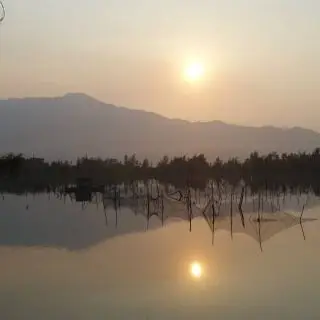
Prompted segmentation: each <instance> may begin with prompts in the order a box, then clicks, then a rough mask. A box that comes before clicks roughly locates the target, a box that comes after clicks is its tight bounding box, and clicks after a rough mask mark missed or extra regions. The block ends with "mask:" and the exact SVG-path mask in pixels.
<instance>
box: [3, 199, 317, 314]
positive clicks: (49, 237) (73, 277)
mask: <svg viewBox="0 0 320 320" xmlns="http://www.w3.org/2000/svg"><path fill="white" fill-rule="evenodd" d="M290 210H291V209H290ZM299 210H300V209H299ZM299 210H298V209H297V212H298V211H299ZM292 211H294V210H292ZM173 216H174V214H173ZM281 217H282V216H281ZM304 217H305V218H318V217H320V207H318V206H317V204H316V203H314V204H313V205H311V206H310V207H309V208H308V209H307V210H306V212H305V215H304ZM238 218H239V217H238V216H236V217H234V220H233V226H232V228H233V232H232V235H231V232H230V229H229V226H230V220H229V218H227V217H225V218H223V219H221V220H219V221H217V222H216V232H215V235H214V239H213V236H212V231H211V230H212V229H211V227H212V226H210V224H209V223H208V221H206V220H205V219H204V218H201V217H198V218H196V219H194V220H193V222H192V232H189V221H187V220H183V219H178V218H177V217H175V218H174V217H171V218H170V217H169V218H167V219H165V221H164V226H163V227H162V221H161V219H159V218H158V217H152V218H151V220H150V222H149V227H148V231H146V228H147V221H146V218H145V216H143V215H142V214H139V212H138V213H134V212H133V211H132V210H131V209H129V208H124V207H122V208H121V210H120V211H119V213H118V216H116V214H115V212H114V210H112V208H110V207H109V208H108V209H107V212H106V215H105V214H104V211H103V207H102V206H101V204H98V205H96V204H89V205H88V206H86V207H85V208H83V207H82V205H81V204H79V203H71V201H70V200H69V199H67V200H66V202H64V201H63V200H58V199H55V198H54V197H51V199H50V200H49V199H48V196H47V195H40V196H36V197H35V198H33V197H32V196H28V198H26V197H24V196H20V197H19V196H11V195H6V196H5V198H4V200H0V319H4V320H6V319H10V320H11V319H12V320H15V319H19V320H20V319H32V320H33V319H46V320H51V319H52V320H56V319H68V320H69V319H77V320H78V319H93V320H94V319H98V320H100V319H101V320H102V319H104V320H105V319H130V320H134V319H139V320H140V319H226V320H229V319H237V320H248V319H280V320H283V319H299V320H300V319H319V318H320V303H319V294H320V272H319V270H320V254H319V249H320V222H319V221H311V220H310V221H306V222H305V223H304V224H303V227H304V230H303V231H304V234H303V232H302V229H301V226H300V224H299V223H297V220H294V219H293V220H291V222H290V219H288V218H287V216H283V217H282V218H281V219H278V220H277V218H274V216H271V218H269V216H266V218H265V220H264V221H263V222H262V223H261V226H260V229H258V228H257V223H256V222H255V214H251V215H250V213H247V214H246V228H245V229H243V228H242V226H241V223H239V221H240V220H239V219H238ZM237 219H238V220H237ZM304 237H305V240H304ZM195 261H197V263H198V266H200V268H201V270H200V273H201V274H199V273H198V274H197V275H198V276H199V277H198V278H197V277H195V276H194V275H192V273H191V272H190V268H191V265H192V263H194V262H195ZM198 271H199V270H198ZM198 271H197V269H196V272H195V273H197V272H198Z"/></svg>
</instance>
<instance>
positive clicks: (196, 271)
mask: <svg viewBox="0 0 320 320" xmlns="http://www.w3.org/2000/svg"><path fill="white" fill-rule="evenodd" d="M190 274H191V276H192V277H193V278H196V279H199V278H201V276H202V266H201V264H200V263H199V262H196V261H195V262H192V263H191V265H190Z"/></svg>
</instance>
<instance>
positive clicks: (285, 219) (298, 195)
mask: <svg viewBox="0 0 320 320" xmlns="http://www.w3.org/2000/svg"><path fill="white" fill-rule="evenodd" d="M319 178H320V149H317V150H315V151H314V152H313V153H310V154H307V153H292V154H281V155H279V154H277V153H270V154H268V155H264V156H262V155H259V154H258V153H256V152H255V153H252V154H251V155H250V157H249V158H247V159H245V160H244V161H239V160H238V159H236V158H232V159H229V160H228V161H222V160H220V159H219V158H217V159H216V160H215V161H214V162H213V163H209V162H208V161H207V160H206V158H205V156H204V155H203V154H200V155H195V156H193V157H189V158H188V157H185V156H184V157H175V158H172V159H169V158H168V157H166V156H165V157H163V159H161V160H160V161H159V163H157V164H156V165H152V164H151V163H150V162H149V161H148V160H147V159H145V160H143V161H142V162H141V161H138V160H137V158H136V156H135V155H133V156H125V157H124V159H123V161H119V160H116V159H105V160H103V159H100V158H88V157H83V158H79V159H78V160H77V161H76V163H72V162H67V161H54V162H51V163H49V162H45V161H44V160H43V159H39V158H35V157H32V158H26V157H23V156H22V155H21V154H18V155H16V154H8V155H5V156H3V157H1V158H0V192H2V194H4V193H16V194H27V193H38V192H39V193H40V192H47V193H48V195H49V196H50V194H55V195H56V196H57V197H60V198H61V199H62V198H63V199H66V197H67V196H69V197H70V199H71V200H72V201H77V202H79V201H80V202H83V208H85V205H86V203H87V202H92V201H96V202H97V203H98V202H101V203H102V204H103V208H104V212H105V221H106V223H107V222H108V217H107V214H106V211H107V208H108V206H112V208H113V209H114V210H115V211H116V214H117V212H118V209H119V208H120V207H121V206H126V205H127V206H129V207H131V208H133V211H134V212H136V213H140V214H144V215H145V216H146V218H147V223H149V220H150V218H151V217H153V216H158V217H159V218H160V219H161V221H162V223H164V221H165V220H166V219H167V218H168V217H170V218H172V217H175V216H180V217H181V218H183V219H188V221H189V226H190V230H191V229H192V220H193V219H194V218H195V217H197V216H202V217H204V218H205V219H206V221H207V222H208V225H209V226H210V228H211V230H212V232H213V234H214V232H215V230H217V229H219V228H220V227H219V226H221V225H222V224H223V223H225V222H226V221H228V223H229V229H230V233H231V236H233V233H234V232H237V228H242V229H243V230H246V231H245V232H247V233H248V232H249V231H248V230H251V229H252V226H253V225H254V226H255V229H256V231H255V233H254V234H255V235H256V237H255V239H256V240H258V241H259V242H260V244H262V242H263V241H265V240H266V239H267V238H268V237H269V234H268V236H265V235H264V232H262V224H263V225H271V224H272V225H273V226H276V225H281V226H282V227H281V228H287V227H288V226H291V225H292V223H293V222H295V224H297V223H300V225H301V228H302V231H303V225H302V224H303V222H305V221H306V219H304V217H303V214H304V209H305V208H306V207H307V206H308V205H309V204H308V199H309V198H310V196H316V197H317V196H319V193H320V184H319V181H320V179H319ZM92 195H94V197H93V196H92ZM292 198H293V199H295V200H294V201H296V207H299V210H296V211H297V212H296V214H295V215H291V216H290V217H289V216H288V213H285V212H284V210H285V203H287V199H290V200H291V199H292ZM168 212H169V214H168ZM248 212H251V213H252V212H254V214H255V217H254V218H250V219H248V216H247V215H246V213H248ZM266 213H268V214H269V217H266V216H265V214H266ZM116 221H117V220H116ZM239 221H240V225H238V222H239ZM289 221H290V223H289ZM222 222H223V223H222ZM250 224H251V229H250ZM281 228H280V229H279V230H282V229H281ZM242 229H241V230H242ZM257 230H258V231H257ZM273 230H278V229H277V228H273ZM271 234H272V232H271Z"/></svg>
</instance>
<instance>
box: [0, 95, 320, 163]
mask: <svg viewBox="0 0 320 320" xmlns="http://www.w3.org/2000/svg"><path fill="white" fill-rule="evenodd" d="M319 146H320V134H319V133H318V132H315V131H312V130H308V129H303V128H299V127H294V128H288V129H283V128H276V127H272V126H265V127H247V126H239V125H232V124H226V123H223V122H221V121H210V122H188V121H185V120H178V119H169V118H166V117H163V116H160V115H158V114H155V113H151V112H146V111H141V110H132V109H128V108H124V107H117V106H114V105H111V104H106V103H103V102H101V101H98V100H96V99H94V98H92V97H89V96H87V95H85V94H81V93H70V94H66V95H65V96H63V97H56V98H24V99H7V100H0V154H4V153H8V152H14V153H23V154H24V155H26V156H31V155H32V154H34V155H36V156H39V157H43V158H45V159H47V160H56V159H62V160H74V159H76V158H77V157H78V156H83V155H86V154H87V155H88V156H100V157H103V158H104V157H115V158H123V156H124V155H125V154H134V153H135V154H136V155H137V157H138V158H140V159H142V158H143V157H148V158H149V159H151V160H153V161H157V160H158V159H159V158H160V157H162V156H163V155H168V156H176V155H177V156H178V155H189V156H192V155H194V154H196V153H204V154H205V155H206V157H207V158H208V159H209V160H213V159H214V158H215V157H217V156H219V157H221V158H223V159H225V158H228V157H233V156H236V157H239V158H244V157H246V156H248V155H249V154H250V153H251V152H252V151H258V152H260V153H268V152H272V151H276V152H297V151H307V152H309V151H312V150H313V149H315V148H317V147H319Z"/></svg>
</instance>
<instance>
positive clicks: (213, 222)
mask: <svg viewBox="0 0 320 320" xmlns="http://www.w3.org/2000/svg"><path fill="white" fill-rule="evenodd" d="M211 201H212V206H211V207H212V244H214V231H215V222H216V210H215V207H214V199H213V189H212V200H211Z"/></svg>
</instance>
